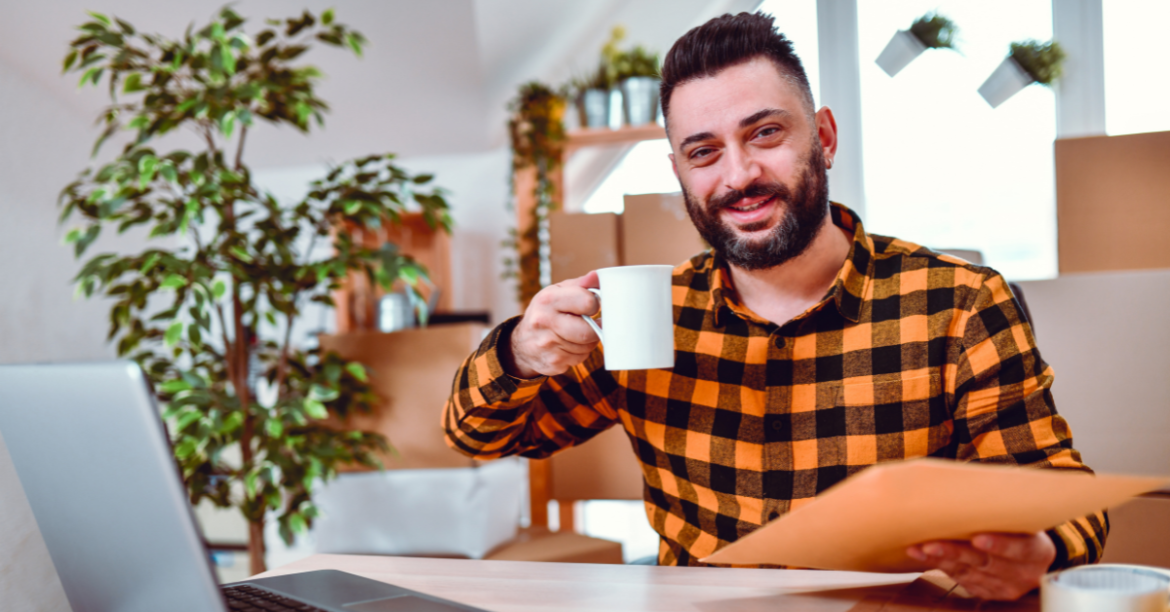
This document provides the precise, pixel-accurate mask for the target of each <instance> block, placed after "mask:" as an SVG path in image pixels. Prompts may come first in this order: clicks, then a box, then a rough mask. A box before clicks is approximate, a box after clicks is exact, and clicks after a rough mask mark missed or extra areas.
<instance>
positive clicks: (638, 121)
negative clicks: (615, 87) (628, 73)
mask: <svg viewBox="0 0 1170 612" xmlns="http://www.w3.org/2000/svg"><path fill="white" fill-rule="evenodd" d="M658 85H659V80H658V79H656V78H654V77H630V78H628V79H626V80H624V81H622V114H623V115H624V117H625V121H626V125H646V124H648V123H654V122H655V121H657V120H658Z"/></svg>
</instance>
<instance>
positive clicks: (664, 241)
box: [621, 193, 707, 266]
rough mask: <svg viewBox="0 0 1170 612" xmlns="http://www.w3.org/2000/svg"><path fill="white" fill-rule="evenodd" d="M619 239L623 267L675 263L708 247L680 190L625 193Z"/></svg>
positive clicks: (673, 264) (679, 262) (675, 264)
mask: <svg viewBox="0 0 1170 612" xmlns="http://www.w3.org/2000/svg"><path fill="white" fill-rule="evenodd" d="M621 240H622V247H621V254H622V265H623V266H643V265H651V264H665V265H671V266H677V265H679V264H681V263H682V262H684V261H686V260H688V259H690V258H691V257H694V256H695V255H697V254H699V252H701V251H702V250H704V249H706V248H707V245H706V244H705V243H704V242H703V239H702V238H701V237H699V232H698V230H696V229H695V226H694V224H693V223H691V217H690V215H689V214H687V207H686V204H685V203H684V202H683V196H682V194H681V193H649V194H645V195H628V196H626V210H625V212H623V213H622V219H621Z"/></svg>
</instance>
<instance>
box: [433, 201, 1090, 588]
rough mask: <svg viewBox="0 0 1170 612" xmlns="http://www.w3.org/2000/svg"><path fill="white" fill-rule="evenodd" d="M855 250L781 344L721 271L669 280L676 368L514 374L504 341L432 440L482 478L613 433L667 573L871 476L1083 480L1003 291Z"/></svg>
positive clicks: (1024, 329)
mask: <svg viewBox="0 0 1170 612" xmlns="http://www.w3.org/2000/svg"><path fill="white" fill-rule="evenodd" d="M831 217H832V221H833V223H834V224H836V226H837V227H840V228H842V229H843V230H845V231H846V232H849V233H850V234H852V236H853V245H852V248H851V250H850V252H849V255H848V257H847V258H846V261H845V263H844V266H843V267H842V268H841V272H840V273H839V274H838V275H837V279H836V281H835V283H834V284H833V286H832V288H831V289H830V290H829V292H828V293H827V294H826V295H825V297H824V299H822V300H821V301H820V302H819V303H818V304H817V305H815V306H813V307H812V308H810V309H808V310H807V311H806V312H804V313H803V314H801V315H800V316H798V317H796V318H794V319H792V320H791V321H788V322H787V323H785V324H783V325H776V324H775V323H773V322H770V321H767V320H765V319H763V318H761V317H760V316H758V315H756V314H754V313H753V312H751V311H750V310H748V309H747V308H746V307H745V306H744V305H743V304H742V303H741V302H740V301H739V299H738V297H737V295H736V292H735V289H734V287H733V286H732V284H731V280H730V276H729V275H728V274H727V272H726V270H725V268H724V267H723V264H722V263H721V261H720V258H719V256H718V255H714V254H712V253H710V252H705V253H702V254H700V255H697V256H696V257H694V258H692V259H691V260H690V261H688V262H687V263H684V264H683V265H681V266H679V267H677V268H676V269H675V270H674V279H673V300H674V325H675V327H674V330H675V336H674V345H675V365H674V367H673V368H671V369H660V370H641V371H618V372H609V371H606V370H605V368H604V364H603V358H602V347H599V348H598V349H596V350H595V351H594V352H593V354H591V355H590V356H589V357H588V359H586V360H585V362H584V363H582V364H580V365H578V366H576V367H573V368H572V369H570V370H569V371H567V372H565V373H564V374H561V375H559V376H552V377H545V378H539V379H535V380H530V381H525V380H520V379H517V378H514V377H512V376H510V375H508V374H506V373H505V372H504V371H503V369H502V367H501V366H500V361H499V354H498V352H497V351H498V348H497V344H498V343H499V342H500V341H501V339H503V338H508V337H509V334H510V331H511V328H512V327H513V326H514V325H515V323H516V321H517V320H518V318H517V319H511V320H509V321H507V322H505V323H504V324H502V325H500V326H499V327H498V328H497V329H496V330H495V331H494V332H493V333H492V334H491V335H489V336H488V338H487V339H485V340H484V342H483V344H482V346H481V347H480V348H479V349H478V350H477V351H476V352H475V353H474V354H472V355H471V356H470V357H468V359H467V360H466V361H465V362H464V364H463V366H462V368H461V369H460V370H459V372H458V373H457V374H456V376H455V382H454V388H453V390H452V395H451V398H450V400H449V401H448V403H447V406H446V409H445V414H444V417H443V425H444V427H445V429H446V432H447V441H448V444H450V445H451V446H452V447H453V448H455V449H457V450H459V451H461V452H463V453H466V454H468V455H471V456H473V457H477V458H480V459H491V458H495V457H500V456H503V455H514V454H519V455H523V456H525V457H533V458H541V457H547V456H549V455H551V454H553V453H555V452H557V451H558V450H561V449H563V448H566V447H569V446H573V445H576V444H580V443H582V442H585V441H586V440H588V439H589V438H591V437H593V436H595V435H597V434H598V433H599V432H601V431H603V430H604V429H606V428H608V427H610V426H613V425H615V424H617V425H620V426H621V427H623V428H624V429H625V430H626V433H627V434H628V435H629V438H630V444H631V445H632V447H633V449H634V453H635V455H636V456H637V458H638V460H639V461H640V462H641V464H642V474H643V477H644V480H645V488H644V498H645V504H646V513H647V515H648V517H649V519H650V524H651V526H653V528H654V529H655V530H656V531H657V532H658V534H659V535H660V536H661V545H660V548H659V554H658V560H659V563H660V564H663V565H675V564H678V565H700V563H699V562H698V559H700V558H702V557H705V556H707V555H710V554H711V553H713V552H715V551H716V550H717V549H719V548H721V547H723V546H725V545H726V544H728V543H729V542H733V541H735V540H737V539H739V538H742V537H743V536H745V535H747V534H748V533H751V532H752V531H753V530H755V529H757V528H759V527H760V526H761V525H763V524H764V523H765V522H767V521H769V520H771V519H774V518H776V517H778V516H780V515H781V514H783V513H785V512H788V511H789V510H791V509H793V508H796V507H798V506H800V505H801V504H804V503H807V502H809V501H810V500H812V499H813V498H814V497H815V496H816V495H817V494H818V493H820V492H822V491H824V490H825V489H827V488H829V487H831V486H833V485H834V484H837V483H838V482H841V481H842V480H843V479H844V478H846V477H848V476H849V475H851V474H854V473H856V472H858V471H860V470H862V469H864V468H866V467H867V466H871V465H874V464H876V463H879V462H883V461H897V460H902V459H909V458H913V457H926V456H931V457H946V458H950V459H957V460H960V461H986V462H991V463H1008V464H1019V465H1030V466H1040V467H1049V468H1064V469H1075V470H1085V471H1088V468H1087V467H1086V466H1085V465H1084V464H1083V463H1082V462H1081V458H1080V454H1079V453H1078V452H1077V451H1076V450H1074V449H1073V447H1072V437H1071V433H1070V431H1069V427H1068V424H1067V423H1066V422H1065V420H1064V419H1063V418H1062V417H1061V416H1059V415H1058V414H1057V413H1056V407H1055V406H1054V404H1053V401H1052V394H1051V392H1050V390H1049V388H1050V386H1051V385H1052V368H1051V367H1049V366H1048V365H1047V364H1046V363H1044V361H1043V360H1042V359H1041V358H1040V353H1039V351H1038V350H1037V348H1036V342H1035V338H1034V337H1033V335H1032V330H1031V328H1030V326H1029V325H1028V323H1027V322H1026V321H1025V319H1024V317H1023V316H1022V315H1021V307H1020V305H1019V303H1018V302H1017V301H1016V299H1015V298H1014V297H1013V295H1012V293H1011V291H1010V289H1009V288H1008V286H1007V283H1006V282H1005V281H1004V279H1003V277H1001V276H1000V275H999V274H998V273H996V272H995V271H993V270H991V269H989V268H984V267H979V266H975V265H972V264H970V263H967V262H965V261H963V260H961V259H957V258H954V257H949V256H946V255H942V254H939V253H936V252H933V251H930V250H928V249H926V248H923V247H920V246H918V245H915V244H911V243H909V242H905V241H901V240H897V239H893V238H887V237H884V236H877V235H870V234H867V233H866V232H865V231H864V230H863V228H862V225H861V221H860V220H859V219H858V218H857V216H856V215H855V214H854V213H853V212H852V211H850V210H849V209H847V208H845V207H843V206H840V205H837V204H834V205H833V206H832V209H831ZM1107 532H1108V522H1107V519H1106V517H1105V515H1104V513H1098V514H1094V515H1089V516H1086V517H1083V518H1080V519H1077V520H1074V521H1070V522H1068V523H1065V524H1064V525H1061V526H1059V527H1056V528H1054V529H1052V530H1050V531H1049V534H1050V535H1051V536H1052V540H1053V542H1055V544H1056V547H1057V559H1056V563H1054V567H1065V566H1069V565H1076V564H1081V563H1086V562H1093V561H1096V560H1098V559H1100V557H1101V553H1102V551H1103V548H1104V544H1105V536H1106V533H1107Z"/></svg>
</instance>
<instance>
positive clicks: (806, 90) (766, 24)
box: [659, 13, 814, 123]
mask: <svg viewBox="0 0 1170 612" xmlns="http://www.w3.org/2000/svg"><path fill="white" fill-rule="evenodd" d="M773 22H774V20H773V18H772V16H771V15H768V14H766V13H740V14H738V15H731V14H726V15H723V16H722V17H716V18H714V19H712V20H710V21H708V22H707V23H704V24H703V25H701V26H699V27H697V28H693V29H691V31H689V32H687V33H686V34H684V35H683V36H682V38H680V39H678V40H677V41H675V43H674V46H672V47H671V48H670V52H668V53H667V54H666V60H665V61H663V63H662V85H661V86H660V89H659V99H660V100H662V115H663V116H664V117H668V113H669V112H670V96H671V94H672V93H673V92H674V88H675V87H677V86H679V85H682V84H684V83H687V82H688V81H693V80H695V79H701V78H704V77H712V76H715V75H716V74H719V73H720V72H722V71H723V70H724V69H726V68H730V67H732V66H737V65H739V64H745V63H747V62H749V61H751V60H752V59H754V58H756V57H761V56H763V57H766V58H768V59H770V60H772V64H773V65H775V66H776V69H777V70H778V71H779V72H780V75H781V76H782V77H784V78H785V79H786V80H788V81H789V82H790V83H792V84H793V85H794V86H796V88H797V89H799V90H800V92H801V94H803V97H804V102H805V104H806V107H805V110H806V111H807V112H808V113H809V114H811V113H812V112H813V110H814V109H813V99H812V88H811V87H809V84H808V75H807V74H805V72H804V66H803V65H802V64H801V63H800V58H799V57H797V56H796V53H794V52H793V51H792V41H790V40H788V39H787V38H785V37H784V35H783V34H781V33H780V32H778V31H777V30H776V26H775V25H774V23H773ZM667 122H668V123H669V119H668V120H667Z"/></svg>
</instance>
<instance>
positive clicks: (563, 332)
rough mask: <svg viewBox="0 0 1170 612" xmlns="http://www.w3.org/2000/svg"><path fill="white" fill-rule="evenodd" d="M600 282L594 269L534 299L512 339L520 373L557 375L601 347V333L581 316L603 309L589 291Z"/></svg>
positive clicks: (541, 292) (512, 346) (539, 294)
mask: <svg viewBox="0 0 1170 612" xmlns="http://www.w3.org/2000/svg"><path fill="white" fill-rule="evenodd" d="M596 284H597V274H596V273H593V272H591V273H589V274H586V275H585V276H582V277H580V278H576V279H571V280H567V281H564V282H561V283H558V284H556V285H552V286H549V287H545V288H544V289H542V290H541V291H540V292H539V293H537V294H536V296H535V297H533V298H532V303H531V304H529V306H528V310H527V311H525V313H524V317H523V318H521V320H520V323H519V325H517V326H516V328H515V330H513V334H512V338H511V341H512V342H511V349H512V357H513V359H514V363H515V365H516V366H517V370H518V371H519V372H524V373H533V372H535V373H537V374H543V375H545V376H555V375H557V374H561V373H564V372H565V371H566V370H568V369H569V368H571V367H573V366H575V365H577V364H579V363H581V362H583V361H585V359H586V358H587V357H588V356H589V354H590V353H591V352H593V349H595V348H597V344H598V342H599V339H598V337H597V334H596V333H595V332H594V331H593V329H592V328H591V327H589V324H588V323H586V322H585V321H584V320H583V319H582V318H581V316H582V315H584V316H589V315H593V314H595V313H596V312H597V311H598V309H599V308H600V305H599V304H598V300H597V298H596V297H595V296H594V295H593V294H592V293H590V292H589V291H587V290H586V287H587V286H589V285H594V286H595V285H596Z"/></svg>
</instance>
